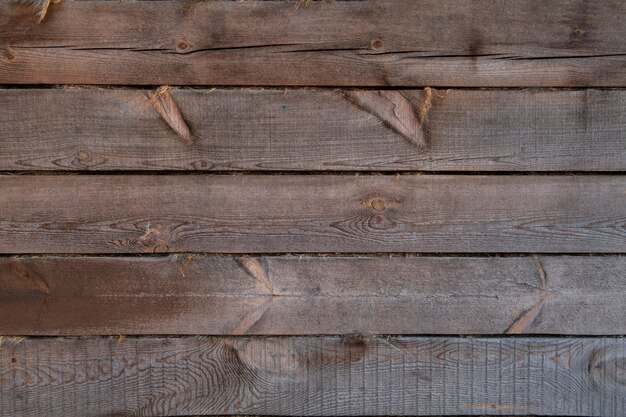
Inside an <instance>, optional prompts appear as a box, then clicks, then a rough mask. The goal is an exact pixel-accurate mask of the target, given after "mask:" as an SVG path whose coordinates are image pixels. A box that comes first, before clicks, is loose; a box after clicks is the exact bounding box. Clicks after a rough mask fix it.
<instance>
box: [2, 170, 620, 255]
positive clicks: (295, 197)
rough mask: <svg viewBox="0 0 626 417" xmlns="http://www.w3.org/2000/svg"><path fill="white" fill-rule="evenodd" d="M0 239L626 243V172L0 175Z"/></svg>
mask: <svg viewBox="0 0 626 417" xmlns="http://www.w3.org/2000/svg"><path fill="white" fill-rule="evenodd" d="M0 189H2V193H1V194H0V212H1V213H2V218H1V219H0V252H2V253H94V254H95V253H150V252H223V253H286V252H296V253H297V252H363V253H365V252H381V251H384V252H431V253H432V252H447V253H456V252H465V253H467V252H470V253H480V252H517V253H521V252H533V253H536V252H560V253H577V252H583V253H594V252H596V253H603V252H605V253H624V252H626V228H625V226H624V224H625V221H626V204H625V200H626V183H625V182H624V179H623V177H621V176H610V175H602V176H594V175H584V176H462V175H457V176H450V175H434V176H433V175H417V176H416V175H398V176H373V175H372V176H369V175H368V176H348V175H324V176H314V175H278V176H266V175H254V176H251V175H243V176H199V175H183V176H180V175H174V176H167V175H166V176H149V175H134V176H107V175H89V176H58V175H51V176H49V175H37V176H11V175H4V176H0Z"/></svg>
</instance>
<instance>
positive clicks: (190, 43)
mask: <svg viewBox="0 0 626 417" xmlns="http://www.w3.org/2000/svg"><path fill="white" fill-rule="evenodd" d="M52 3H56V2H52ZM29 4H30V5H29ZM44 4H46V5H48V4H49V7H48V8H47V10H46V12H44V11H43V8H42V5H44ZM0 7H1V8H0V11H1V13H0V48H1V49H0V50H1V53H0V83H26V84H39V83H47V84H125V85H126V84H151V85H159V84H177V85H181V84H203V85H207V84H209V85H211V84H212V85H220V84H221V85H225V84H229V85H318V86H340V85H343V86H427V85H431V86H433V85H434V86H503V87H506V86H624V85H626V46H625V44H624V40H623V33H624V31H625V30H626V24H625V23H624V19H623V16H624V15H626V4H625V3H624V2H623V1H620V0H610V1H590V0H558V1H553V2H550V3H547V2H545V1H543V0H503V1H500V2H493V1H489V0H479V1H455V0H443V1H442V0H421V1H413V2H406V1H402V0H388V1H384V2H374V1H368V2H364V1H341V2H310V3H309V2H307V4H306V5H302V4H300V6H298V5H296V3H295V2H285V1H282V0H280V1H279V0H277V1H263V2H257V1H246V2H222V1H211V2H205V1H185V2H181V1H162V2H155V1H138V2H135V1H127V2H110V1H72V0H66V1H63V2H60V3H59V4H51V3H50V2H48V1H46V2H44V1H42V0H26V1H25V0H9V1H8V2H3V3H2V5H0ZM137 22H149V24H137Z"/></svg>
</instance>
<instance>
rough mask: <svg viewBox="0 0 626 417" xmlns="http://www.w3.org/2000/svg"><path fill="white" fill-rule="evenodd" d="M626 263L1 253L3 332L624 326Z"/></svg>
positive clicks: (587, 329) (600, 330)
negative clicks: (13, 255)
mask: <svg viewBox="0 0 626 417" xmlns="http://www.w3.org/2000/svg"><path fill="white" fill-rule="evenodd" d="M625 273H626V257H612V256H603V257H589V256H581V257H563V256H557V257H552V256H546V257H543V256H542V257H511V258H478V257H409V258H407V257H394V258H388V257H328V258H320V257H293V256H288V257H259V258H254V257H237V258H233V257H212V256H201V255H174V256H169V257H139V258H135V257H114V258H106V257H105V258H100V257H77V258H74V257H71V258H65V257H35V258H31V257H17V258H0V334H2V335H15V334H20V335H116V334H189V335H193V334H214V335H240V334H254V335H304V334H310V335H316V334H346V333H353V332H360V333H377V334H384V333H392V334H420V333H421V334H501V333H513V334H519V333H535V334H541V333H543V334H569V335H585V334H594V335H609V334H615V335H620V334H626V322H625V321H624V320H623V318H624V317H626V279H624V278H625Z"/></svg>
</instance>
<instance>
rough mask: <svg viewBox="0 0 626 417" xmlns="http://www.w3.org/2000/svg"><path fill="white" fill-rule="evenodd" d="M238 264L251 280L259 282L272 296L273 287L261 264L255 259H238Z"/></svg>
mask: <svg viewBox="0 0 626 417" xmlns="http://www.w3.org/2000/svg"><path fill="white" fill-rule="evenodd" d="M239 264H240V265H241V266H242V267H243V269H244V270H245V271H246V272H247V273H248V274H250V275H251V276H252V277H253V278H255V279H256V280H258V281H259V282H261V283H262V284H263V285H264V286H265V288H267V291H268V294H269V295H271V296H274V285H273V284H272V280H271V279H270V277H269V275H268V274H267V271H266V269H265V268H264V267H263V264H261V262H260V261H259V260H258V259H256V258H240V259H239Z"/></svg>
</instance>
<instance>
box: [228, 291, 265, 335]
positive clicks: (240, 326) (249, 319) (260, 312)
mask: <svg viewBox="0 0 626 417" xmlns="http://www.w3.org/2000/svg"><path fill="white" fill-rule="evenodd" d="M272 301H274V296H273V295H271V296H270V297H266V298H265V299H264V300H263V302H262V304H261V305H259V306H258V307H256V308H255V309H253V310H252V311H251V312H250V313H249V314H247V315H246V316H245V317H244V318H243V319H241V320H240V321H239V322H237V324H235V325H234V326H233V328H232V330H231V331H230V334H231V335H234V336H241V335H244V334H246V333H247V332H248V331H249V330H250V329H252V327H254V326H255V325H256V324H257V323H259V322H261V320H263V317H264V316H265V313H267V311H268V310H269V308H270V305H271V304H272Z"/></svg>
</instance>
